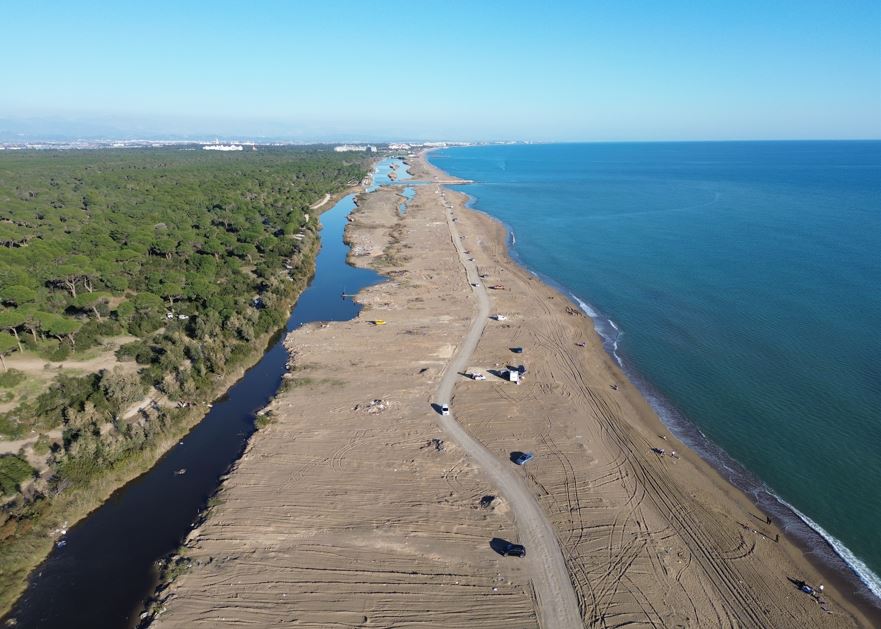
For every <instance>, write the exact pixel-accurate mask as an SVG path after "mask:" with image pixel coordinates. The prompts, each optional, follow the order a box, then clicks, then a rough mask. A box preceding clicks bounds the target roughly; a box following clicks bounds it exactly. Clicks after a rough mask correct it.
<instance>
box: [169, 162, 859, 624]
mask: <svg viewBox="0 0 881 629" xmlns="http://www.w3.org/2000/svg"><path fill="white" fill-rule="evenodd" d="M410 168H411V171H412V172H413V174H414V176H415V178H416V179H418V180H421V181H424V182H427V183H425V185H417V186H415V189H416V196H415V198H414V199H413V200H412V201H410V203H409V205H408V208H407V211H406V213H405V214H403V215H401V214H399V213H398V210H397V207H398V204H399V203H400V202H401V200H402V198H401V196H400V194H399V193H398V190H399V187H386V188H382V189H379V190H377V191H376V192H373V193H370V194H361V195H360V197H359V206H358V209H357V210H356V211H354V212H353V214H352V222H351V224H350V225H349V227H348V230H347V234H346V237H347V241H348V242H349V243H350V244H351V245H352V253H351V262H352V263H353V264H355V265H358V266H365V267H368V266H369V267H373V268H376V269H377V270H379V271H380V272H382V273H383V274H384V275H386V276H387V277H388V281H386V282H385V283H382V284H379V285H376V286H373V287H371V288H369V289H367V290H365V291H362V293H360V294H359V295H358V297H357V299H358V301H359V302H360V303H362V304H363V305H364V309H363V311H362V312H361V314H360V316H359V317H358V318H357V319H355V320H353V321H349V322H342V323H329V324H312V325H307V326H304V327H302V328H300V329H298V330H296V331H295V332H293V333H291V334H290V335H289V336H288V338H287V340H286V346H287V348H288V350H289V352H290V367H289V373H288V378H287V379H286V385H285V387H284V388H283V390H282V391H281V392H280V393H279V395H278V396H277V397H276V399H275V400H274V402H273V403H272V404H271V405H270V407H269V408H268V409H267V410H266V419H267V421H266V426H265V427H263V428H261V429H260V430H259V431H258V432H257V433H256V434H255V435H254V437H253V438H252V439H251V441H250V443H249V445H248V447H247V450H246V452H245V454H244V455H243V457H242V458H241V460H240V461H239V462H238V463H237V465H236V466H235V468H234V470H233V471H232V472H231V473H230V474H229V475H228V476H227V477H226V478H225V479H224V482H223V484H222V487H221V489H220V491H219V493H218V495H217V498H216V499H215V500H214V501H213V506H212V507H211V508H210V510H209V512H208V513H207V514H206V518H205V520H204V522H202V523H201V524H200V525H199V526H198V527H197V528H195V529H194V530H193V531H192V533H191V535H190V536H189V538H188V540H187V543H186V545H185V548H184V549H183V550H182V553H181V557H182V558H183V559H182V561H181V562H180V565H181V567H182V569H181V570H180V571H179V574H178V576H177V578H176V579H174V581H173V582H172V583H171V584H170V585H168V587H167V588H166V589H165V590H164V591H163V592H162V594H161V596H160V602H159V604H158V605H157V609H158V610H159V613H158V614H157V616H156V619H155V620H154V622H153V625H154V626H157V627H193V626H211V625H214V626H229V625H238V624H242V625H244V624H247V625H252V626H266V625H270V624H280V623H289V624H295V625H296V626H302V627H392V626H394V627H426V626H444V627H462V628H466V627H487V628H492V627H499V628H502V627H518V628H519V627H539V626H541V627H544V628H545V629H551V628H553V627H563V626H569V625H571V624H573V623H574V624H578V625H584V626H591V627H593V626H598V627H613V626H623V625H628V624H630V625H638V626H659V627H693V626H705V627H820V626H822V627H857V626H871V625H872V621H871V619H869V618H867V617H866V616H865V615H863V612H862V611H861V609H860V608H858V607H857V606H855V605H854V604H853V603H852V602H851V600H850V599H849V593H846V592H842V591H839V590H838V589H837V588H836V585H835V584H834V583H830V582H829V581H828V580H827V578H825V577H823V576H822V575H821V574H820V573H819V572H818V570H817V569H816V567H815V566H813V565H812V564H811V563H810V562H809V561H808V560H807V559H806V558H805V556H804V555H803V554H802V552H801V551H800V550H799V549H798V548H796V547H795V546H794V545H792V544H791V543H790V542H789V541H788V540H787V539H786V538H785V537H784V536H783V535H782V533H781V531H780V530H779V529H777V528H776V527H775V525H774V524H773V523H769V522H768V521H767V519H766V516H765V515H764V514H763V513H761V512H759V511H758V510H757V509H756V508H755V507H754V505H753V504H752V503H751V502H750V501H749V500H748V498H747V497H746V496H745V495H743V494H742V493H741V492H739V491H738V490H736V489H735V488H734V487H732V486H731V485H730V484H729V483H727V482H726V481H725V480H724V479H722V478H721V477H720V476H719V475H718V474H717V473H716V472H715V471H714V470H713V469H712V468H710V467H709V466H708V465H707V464H706V463H705V462H704V461H702V460H701V459H700V458H699V457H697V455H695V454H693V453H692V452H690V451H688V450H687V449H686V448H685V447H684V446H683V445H682V444H681V443H679V442H677V440H676V439H675V437H673V436H672V435H671V434H670V433H669V431H668V430H667V429H666V428H665V427H664V426H663V424H662V423H661V422H660V420H659V419H658V418H657V416H656V414H655V413H654V412H653V411H652V409H651V408H650V407H649V406H648V404H647V403H646V402H645V400H644V399H643V398H642V396H641V395H640V393H639V392H638V391H637V390H636V388H635V387H634V386H633V385H631V384H630V383H629V382H628V381H627V379H626V378H625V377H624V376H623V374H621V372H620V371H619V369H618V368H617V366H616V365H615V363H614V362H613V361H612V360H611V359H610V358H609V357H608V355H607V354H606V353H605V352H604V350H603V348H602V345H601V343H600V340H599V338H598V337H597V335H596V334H595V332H594V331H593V327H592V322H591V321H590V319H588V318H587V317H585V316H584V315H583V314H582V313H581V312H580V311H579V310H578V309H577V308H575V307H574V306H573V304H571V303H570V302H569V301H568V300H567V299H566V298H565V296H563V295H562V294H560V293H559V292H557V291H556V290H554V289H553V288H551V287H549V286H547V285H545V284H544V283H542V282H541V281H539V280H538V279H537V278H536V277H535V276H533V275H532V274H530V273H529V272H528V271H526V270H524V269H522V268H521V267H519V266H518V265H517V264H515V263H514V262H512V261H511V259H510V258H509V257H508V254H507V251H506V245H505V239H506V233H505V230H504V228H503V227H502V226H501V225H500V224H499V223H498V222H496V221H494V220H492V219H491V218H489V217H487V216H485V215H482V214H480V213H477V212H473V211H471V210H468V209H466V208H465V207H464V203H465V201H466V198H465V195H462V194H460V193H457V192H453V191H450V190H446V189H444V188H443V187H442V186H441V185H439V184H437V183H435V182H437V181H441V180H442V181H444V182H451V181H453V179H452V178H450V177H449V176H448V175H447V174H445V173H442V172H440V171H438V170H436V169H435V168H434V167H432V166H431V165H430V164H428V163H427V162H426V161H425V159H424V157H420V158H418V159H416V160H412V162H411V164H410ZM473 284H477V286H474V285H473ZM492 287H495V288H492ZM487 310H488V312H489V313H490V314H492V315H497V314H502V315H504V317H503V318H501V320H497V319H496V318H495V317H487V316H486V314H487ZM377 321H381V322H383V323H381V324H376V323H375V322H377ZM472 346H474V348H473V353H472V352H471V349H472ZM512 348H522V352H519V353H515V352H514V351H512ZM521 364H522V365H525V366H526V373H525V376H524V378H523V382H522V383H521V384H515V383H513V382H510V381H508V380H507V379H505V378H504V377H500V376H503V375H504V373H505V372H506V370H508V368H509V366H511V367H513V366H516V365H521ZM478 373H479V374H483V375H484V376H485V379H484V380H477V379H473V378H471V377H468V376H467V375H465V374H478ZM447 389H451V390H452V394H451V396H450V397H449V399H442V398H444V395H445V392H446V390H447ZM446 402H449V404H450V406H451V408H452V410H453V415H451V416H450V417H449V418H447V417H442V416H441V415H440V414H439V413H438V412H437V408H436V407H433V406H432V404H440V403H446ZM460 427H461V428H460ZM462 429H464V430H462ZM520 451H523V452H526V451H528V452H532V453H534V458H533V459H532V460H531V461H529V462H528V463H527V464H526V465H523V466H517V465H515V464H514V463H513V462H511V460H510V458H511V455H512V453H515V452H520ZM494 540H495V541H494ZM500 540H504V541H512V542H517V543H523V544H525V545H526V547H527V556H526V557H525V558H517V557H504V556H501V555H500V554H499V553H498V552H496V549H497V548H498V547H499V543H500ZM561 571H562V573H563V576H562V580H560V579H559V577H560V572H561ZM799 580H804V581H806V582H807V583H810V584H812V585H819V584H820V583H825V584H826V587H825V592H824V593H823V595H822V597H820V599H819V600H817V599H815V598H813V597H812V596H810V595H808V594H805V593H803V592H801V591H799V590H798V589H797V587H796V585H795V582H796V581H799ZM563 581H565V582H563ZM570 612H571V613H570ZM571 614H575V615H576V617H575V618H574V620H573V618H572V615H571Z"/></svg>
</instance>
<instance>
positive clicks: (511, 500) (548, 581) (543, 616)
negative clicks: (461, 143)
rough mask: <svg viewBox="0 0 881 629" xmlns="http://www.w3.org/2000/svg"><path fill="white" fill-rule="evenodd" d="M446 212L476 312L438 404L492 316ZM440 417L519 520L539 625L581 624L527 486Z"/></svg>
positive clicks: (554, 544) (553, 542)
mask: <svg viewBox="0 0 881 629" xmlns="http://www.w3.org/2000/svg"><path fill="white" fill-rule="evenodd" d="M445 215H446V219H447V227H448V228H449V231H450V237H451V239H452V242H453V246H455V248H456V251H457V253H458V255H459V261H460V262H461V264H462V266H463V267H464V269H465V274H466V277H467V280H468V282H469V283H471V284H472V292H473V293H474V294H475V296H476V297H477V312H476V314H475V317H474V319H473V320H472V323H471V327H470V329H469V330H468V334H467V335H466V336H465V338H464V339H463V342H462V344H461V345H460V347H459V350H458V352H457V353H456V354H455V355H454V356H453V358H452V359H451V360H450V362H449V363H448V365H447V369H446V371H445V372H444V375H443V378H442V379H441V381H440V384H439V385H438V388H437V391H436V393H435V396H436V401H437V403H438V404H444V403H446V404H449V403H450V402H451V399H452V394H453V386H454V385H455V383H456V380H457V379H458V378H459V372H462V371H464V370H465V367H466V366H467V364H468V361H469V360H470V359H471V356H472V354H473V353H474V350H475V348H476V347H477V343H478V341H479V340H480V337H481V336H482V335H483V330H484V328H485V327H486V322H487V319H488V318H489V314H490V302H489V296H488V295H487V292H486V288H485V287H484V286H483V282H481V280H480V278H479V276H478V272H477V268H476V266H475V265H474V263H473V262H469V261H468V256H467V255H466V254H465V252H464V248H463V246H462V239H461V238H460V237H459V232H458V230H457V229H456V225H455V223H454V222H453V220H452V211H451V209H450V208H449V207H446V208H445ZM438 421H439V423H440V425H441V427H442V428H443V429H444V431H445V432H446V433H447V434H448V435H449V436H450V437H451V438H452V439H453V440H454V441H456V443H458V444H459V446H460V447H461V448H463V449H464V450H465V451H466V452H467V453H468V454H469V455H470V456H471V457H472V459H473V460H474V461H475V462H476V463H477V464H478V465H479V466H480V468H481V469H482V470H483V472H484V473H485V474H486V476H487V477H488V478H489V479H490V480H491V481H492V482H493V483H494V484H495V485H496V487H497V488H498V489H499V491H500V493H501V494H503V495H504V496H505V498H506V499H507V500H508V504H509V505H510V507H511V511H512V513H513V514H514V519H515V521H516V524H517V530H518V533H519V536H520V542H521V543H523V544H524V545H525V546H526V547H527V549H528V553H529V554H528V556H527V558H526V561H527V562H528V569H529V572H530V577H531V581H532V586H533V589H534V592H535V599H536V612H537V615H538V618H539V622H540V623H541V626H542V627H544V628H545V629H576V628H580V627H583V623H582V617H581V611H580V609H579V604H578V597H577V596H576V594H575V589H574V588H573V586H572V580H571V578H570V576H569V571H568V569H567V567H566V560H565V559H564V557H563V553H562V551H561V549H560V544H559V541H558V540H557V537H556V534H555V532H554V529H553V527H552V526H551V523H550V522H549V521H548V519H547V517H546V516H545V514H544V511H543V510H542V508H541V506H540V505H539V504H538V502H537V501H536V500H535V498H534V497H533V495H532V493H531V492H530V490H529V488H528V487H527V486H526V484H525V483H524V482H523V480H522V479H521V478H520V477H519V476H518V475H517V474H515V473H514V472H513V470H512V469H510V467H508V466H507V465H506V464H503V463H502V462H501V461H499V460H498V459H497V458H496V457H495V456H494V455H493V454H492V453H491V452H490V451H489V450H487V449H486V448H485V447H484V446H483V445H482V444H481V443H480V442H479V441H477V440H476V439H474V438H473V437H472V436H471V435H469V434H468V433H467V432H466V431H465V429H464V428H463V427H462V425H461V424H459V422H457V421H456V419H455V416H454V415H453V413H452V411H451V412H450V414H449V415H438Z"/></svg>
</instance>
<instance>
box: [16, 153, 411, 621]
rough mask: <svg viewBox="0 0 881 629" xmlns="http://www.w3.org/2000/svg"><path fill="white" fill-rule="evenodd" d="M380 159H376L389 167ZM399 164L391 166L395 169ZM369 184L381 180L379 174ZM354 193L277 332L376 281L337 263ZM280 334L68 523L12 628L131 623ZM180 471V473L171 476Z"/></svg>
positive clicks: (271, 372)
mask: <svg viewBox="0 0 881 629" xmlns="http://www.w3.org/2000/svg"><path fill="white" fill-rule="evenodd" d="M389 161H390V160H384V161H383V162H381V163H380V171H381V172H383V173H386V174H387V173H388V171H389ZM401 171H403V167H400V170H399V171H398V172H399V173H400V172H401ZM374 181H375V182H377V183H380V185H381V184H382V183H389V181H388V178H387V176H385V177H376V178H375V180H374ZM354 207H355V202H354V195H348V196H346V197H344V198H343V199H341V200H340V201H339V202H338V203H337V204H336V205H335V206H334V207H333V208H332V209H330V210H329V211H327V212H325V213H324V214H323V215H322V216H321V223H322V226H323V229H322V232H321V242H322V244H321V250H320V252H319V254H318V257H317V260H316V272H315V276H314V277H313V279H312V281H311V282H310V283H309V286H308V288H307V289H306V290H305V291H304V292H303V294H302V295H301V296H300V298H299V300H298V301H297V303H296V305H295V307H294V309H293V311H292V313H291V316H290V318H289V319H288V322H287V326H286V330H285V331H286V332H287V331H291V330H294V329H296V328H298V327H300V326H301V325H303V324H304V323H309V322H312V321H346V320H349V319H352V318H353V317H355V316H356V315H357V314H358V311H359V310H360V306H359V305H358V304H355V303H354V302H352V301H350V300H348V299H343V298H342V297H341V295H342V294H343V292H347V293H350V294H354V293H357V292H358V291H359V290H361V289H362V288H364V287H366V286H370V285H372V284H376V283H378V282H380V281H382V279H383V278H382V276H380V275H379V274H377V273H375V272H374V271H371V270H367V269H357V268H355V267H352V266H349V264H347V262H346V255H347V253H348V247H347V246H346V245H345V244H343V230H344V229H345V226H346V223H347V220H346V219H347V217H348V215H349V212H350V211H351V210H352V209H354ZM283 340H284V334H283V333H282V332H281V331H280V332H279V334H278V335H277V336H276V337H275V338H274V339H273V340H272V341H271V342H270V343H269V346H268V348H267V351H266V353H265V354H264V356H263V358H261V359H260V361H259V362H258V363H257V364H256V365H254V366H253V367H252V368H251V369H249V370H248V371H247V372H246V373H245V375H244V377H243V378H242V379H241V380H239V381H238V382H237V383H236V384H235V385H233V386H232V387H231V388H230V389H229V390H228V391H227V392H226V394H225V395H224V396H223V397H221V398H220V399H218V400H216V401H215V403H214V405H213V407H212V408H211V411H210V412H209V413H208V414H207V415H206V416H205V418H204V419H203V420H202V421H201V422H200V423H199V424H197V425H196V426H195V427H194V428H193V430H192V431H191V432H190V433H189V434H188V435H187V436H186V437H185V438H184V439H183V440H182V441H181V442H180V443H179V444H178V445H176V446H174V447H173V448H172V449H171V450H169V451H168V452H167V453H166V454H165V455H164V456H163V457H162V458H161V459H159V461H158V462H157V463H156V465H155V466H154V467H153V468H152V469H151V470H150V471H149V472H147V473H145V474H144V475H142V476H140V477H138V478H137V479H135V480H133V481H132V482H130V483H129V484H127V485H126V486H124V487H122V488H121V489H119V490H118V491H117V492H116V493H114V494H113V496H111V497H110V499H109V500H108V501H107V502H105V503H104V504H103V505H102V506H101V507H99V508H98V509H97V510H95V511H94V512H93V513H92V514H90V515H89V516H88V517H86V518H85V519H83V520H82V521H81V522H80V523H78V524H77V525H76V526H74V527H73V528H72V529H70V531H69V532H68V534H67V536H66V537H65V542H66V543H65V544H64V545H63V547H56V548H55V549H54V550H53V552H52V553H51V554H50V555H49V557H48V558H47V559H46V560H45V561H44V562H43V564H42V565H40V567H39V568H37V569H36V570H35V571H34V573H33V574H32V576H31V579H30V582H29V584H28V588H27V591H26V592H25V594H24V595H23V596H22V597H21V599H19V601H18V602H17V603H16V605H15V607H14V608H13V609H12V611H11V612H10V613H9V615H8V616H7V617H6V620H9V619H13V618H14V619H15V621H16V622H17V626H19V627H41V628H46V629H51V628H54V627H58V628H62V627H63V628H66V629H70V628H75V627H83V628H88V629H98V628H102V627H107V628H109V629H119V628H123V627H131V626H133V625H135V624H137V622H138V616H139V614H140V613H141V611H142V606H143V602H144V600H145V599H146V598H147V597H148V596H149V595H150V594H151V593H152V591H153V589H154V588H155V586H156V584H157V569H156V565H157V563H156V562H157V561H158V560H159V559H161V558H163V557H165V556H166V555H168V554H169V553H172V552H174V551H175V550H176V549H177V548H178V547H179V545H180V543H181V541H182V540H183V539H184V538H185V537H186V535H187V533H188V532H189V530H190V529H191V528H192V526H193V524H194V522H195V521H196V519H197V518H198V516H199V514H200V512H201V511H202V510H203V509H204V507H205V505H206V503H207V501H208V499H209V498H210V497H211V495H212V494H213V493H214V492H215V491H216V490H217V487H218V485H219V482H220V477H221V476H222V475H223V474H225V473H226V472H228V471H229V469H230V466H231V465H232V464H233V463H234V462H235V461H236V460H237V459H238V458H239V456H241V454H242V451H243V449H244V447H245V445H246V443H247V440H248V438H249V437H250V436H251V434H252V433H253V432H254V419H255V417H256V413H257V411H258V410H260V409H261V408H262V407H264V406H265V405H266V404H267V403H268V402H269V401H270V400H271V399H272V397H273V395H275V393H276V391H277V390H278V387H279V385H280V384H281V381H282V377H283V375H284V373H285V368H286V364H287V360H288V354H287V352H286V351H285V348H284V345H283V344H282V343H283ZM181 469H186V473H185V474H181V475H179V474H175V471H176V470H181Z"/></svg>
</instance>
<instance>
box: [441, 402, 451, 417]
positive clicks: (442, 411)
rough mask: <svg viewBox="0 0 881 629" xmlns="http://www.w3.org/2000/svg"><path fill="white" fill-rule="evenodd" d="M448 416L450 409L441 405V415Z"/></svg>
mask: <svg viewBox="0 0 881 629" xmlns="http://www.w3.org/2000/svg"><path fill="white" fill-rule="evenodd" d="M449 414H450V407H449V406H447V405H446V404H441V415H449Z"/></svg>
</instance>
